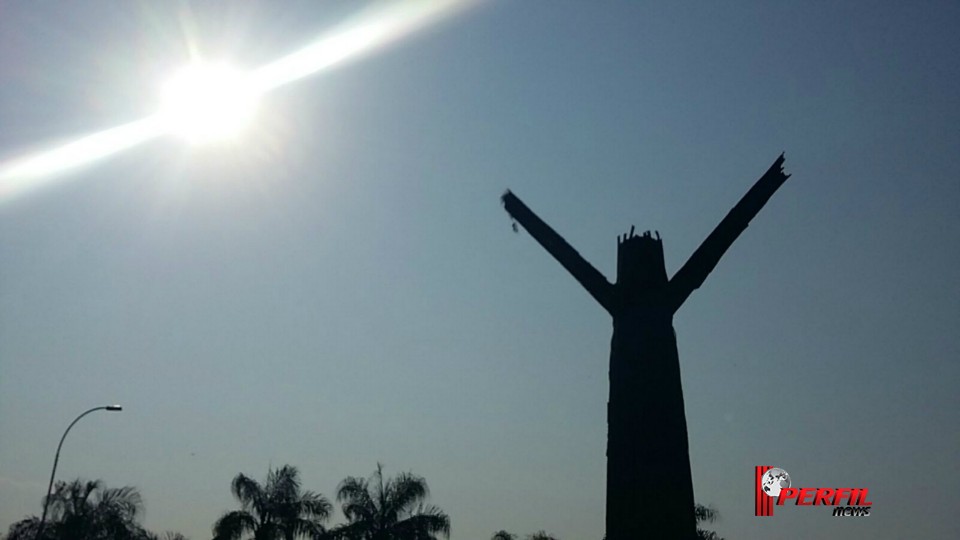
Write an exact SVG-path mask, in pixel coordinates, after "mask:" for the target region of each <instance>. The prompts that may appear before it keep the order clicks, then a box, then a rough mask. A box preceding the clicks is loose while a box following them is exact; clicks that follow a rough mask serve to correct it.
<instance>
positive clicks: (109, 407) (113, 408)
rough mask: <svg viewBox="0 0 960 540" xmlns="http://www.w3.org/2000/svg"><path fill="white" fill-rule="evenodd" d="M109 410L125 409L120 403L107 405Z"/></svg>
mask: <svg viewBox="0 0 960 540" xmlns="http://www.w3.org/2000/svg"><path fill="white" fill-rule="evenodd" d="M107 410H108V411H122V410H123V407H121V406H120V405H107Z"/></svg>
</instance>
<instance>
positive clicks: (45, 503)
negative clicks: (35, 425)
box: [37, 405, 123, 540]
mask: <svg viewBox="0 0 960 540" xmlns="http://www.w3.org/2000/svg"><path fill="white" fill-rule="evenodd" d="M122 410H123V407H121V406H120V405H101V406H100V407H94V408H92V409H90V410H89V411H84V412H83V413H82V414H81V415H80V416H78V417H76V418H74V420H73V422H70V425H69V426H67V430H66V431H64V432H63V437H60V444H58V445H57V454H56V455H55V456H54V457H53V470H52V471H50V484H48V485H47V496H46V497H44V499H43V515H42V516H40V525H39V526H38V527H37V539H38V540H39V538H40V536H41V535H42V534H43V525H44V522H46V520H47V506H48V505H49V504H50V491H51V490H52V489H53V477H54V476H56V474H57V462H59V461H60V448H62V447H63V440H64V439H66V438H67V433H70V428H72V427H73V425H74V424H76V423H77V422H79V421H80V419H81V418H83V417H84V416H86V415H88V414H90V413H92V412H94V411H114V412H118V411H122Z"/></svg>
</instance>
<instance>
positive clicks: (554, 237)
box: [500, 190, 613, 313]
mask: <svg viewBox="0 0 960 540" xmlns="http://www.w3.org/2000/svg"><path fill="white" fill-rule="evenodd" d="M500 200H501V201H502V202H503V206H504V208H506V210H507V213H508V214H510V217H512V218H513V219H515V220H516V221H517V223H519V224H520V225H522V226H523V228H524V229H526V230H527V232H528V233H530V236H532V237H533V238H534V239H535V240H536V241H537V242H539V243H540V245H541V246H543V248H544V249H546V250H547V251H548V252H550V254H551V255H553V258H554V259H556V260H557V262H559V263H560V264H561V265H563V267H564V268H566V269H567V271H568V272H570V273H571V274H573V277H574V278H575V279H576V280H577V281H578V282H580V284H581V285H583V288H584V289H586V290H587V292H588V293H590V296H593V298H594V299H596V301H597V302H600V305H601V306H603V308H604V309H606V310H607V312H610V313H612V309H613V304H612V302H613V285H611V284H610V282H609V281H607V278H605V277H603V274H601V273H600V271H599V270H597V269H596V268H594V267H593V266H592V265H591V264H590V263H589V262H587V261H586V259H584V258H583V257H582V256H581V255H580V254H579V253H577V250H575V249H573V246H571V245H570V244H568V243H567V241H566V240H564V239H563V237H562V236H560V235H559V234H557V232H556V231H554V230H553V229H552V228H550V226H549V225H547V224H546V223H544V221H543V220H542V219H540V218H539V217H537V215H536V214H534V213H533V210H530V208H528V207H527V205H526V204H524V203H523V201H521V200H520V199H519V198H518V197H517V196H516V195H514V194H513V193H512V192H511V191H509V190H508V191H507V192H506V193H504V194H503V197H501V198H500Z"/></svg>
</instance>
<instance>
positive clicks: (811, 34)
mask: <svg viewBox="0 0 960 540" xmlns="http://www.w3.org/2000/svg"><path fill="white" fill-rule="evenodd" d="M357 9H358V7H357V6H356V5H355V4H354V3H351V2H323V3H317V2H306V1H303V2H292V1H291V2H284V3H282V5H281V3H273V2H262V1H261V2H257V1H252V0H248V1H245V2H235V3H230V4H229V5H227V4H226V3H213V2H179V3H177V4H176V5H175V4H174V3H146V2H84V3H82V4H81V3H76V4H43V5H38V4H35V3H31V4H27V3H22V4H14V3H10V2H4V3H0V125H3V129H2V130H0V160H6V159H11V158H15V157H18V156H20V155H23V154H26V153H29V152H31V151H34V150H39V149H44V148H48V147H50V146H52V145H55V144H57V143H58V142H65V141H68V140H70V139H71V138H72V137H75V136H77V135H80V134H84V133H88V132H91V131H94V130H98V129H103V128H107V127H111V126H114V125H117V124H120V123H123V122H126V121H130V120H134V119H136V118H139V117H141V116H144V115H146V114H149V113H151V112H152V111H153V109H154V107H155V106H156V97H155V96H156V88H157V87H158V85H159V83H160V82H161V81H162V79H163V76H164V74H165V73H167V72H169V71H170V70H171V69H173V68H174V67H176V66H178V65H180V64H182V63H183V62H185V61H186V60H187V47H186V45H185V42H186V39H185V37H184V36H190V37H191V38H192V39H193V40H194V41H195V43H196V44H197V46H198V47H199V49H200V50H201V51H203V52H204V53H205V54H207V55H210V56H229V57H231V58H233V59H234V60H235V61H236V62H237V63H239V64H241V65H243V66H248V67H254V66H257V65H261V64H263V63H265V62H269V61H271V60H273V59H275V58H277V57H279V56H281V55H283V54H286V53H289V52H291V51H294V50H296V49H297V48H299V47H302V46H303V45H305V44H308V43H310V42H311V41H312V40H313V39H315V38H316V37H317V36H319V35H321V34H323V32H324V30H326V29H328V28H331V27H332V26H334V25H336V24H337V23H338V22H340V21H342V20H344V19H345V18H347V17H349V16H350V15H351V14H352V13H354V12H355V11H356V10H357ZM958 22H960V7H958V6H957V5H956V4H951V3H947V2H917V3H909V4H904V3H896V2H876V3H869V4H867V3H858V4H857V5H854V4H852V3H851V4H844V5H837V4H836V3H827V2H822V3H809V2H782V3H777V4H776V5H773V4H771V3H767V2H738V3H727V4H723V5H721V4H716V3H706V2H673V3H669V5H653V4H649V3H641V2H590V3H586V2H584V3H574V2H502V1H500V2H478V3H476V4H475V5H472V6H471V7H469V8H468V9H465V10H463V11H461V12H459V13H457V14H455V15H452V16H450V17H448V18H445V19H443V20H440V21H437V22H435V23H433V24H431V25H429V26H427V27H424V28H422V29H420V30H418V31H417V32H415V33H413V34H411V35H409V36H407V37H405V38H403V39H401V40H398V41H396V42H395V43H393V44H391V45H390V46H387V47H383V48H380V49H377V50H375V51H371V52H370V53H369V54H367V55H365V56H363V57H362V58H358V59H357V60H356V61H352V62H348V63H345V64H343V65H340V66H337V67H336V68H334V69H330V70H328V71H324V72H322V73H318V74H316V75H314V76H312V77H309V78H305V79H302V80H299V81H297V82H294V83H292V84H289V85H287V86H284V87H282V88H279V89H277V90H276V91H274V92H272V93H271V94H269V95H268V96H266V97H265V99H264V100H263V102H262V104H261V107H260V110H259V113H258V118H257V120H256V124H255V125H254V126H253V129H251V130H250V131H249V132H247V133H246V134H244V136H243V137H242V139H240V140H239V141H238V142H236V143H235V144H232V145H224V146H216V147H188V146H186V145H184V144H183V143H181V142H180V141H178V140H175V139H170V138H161V139H157V140H153V141H150V142H148V143H145V144H143V145H140V146H137V147H135V148H133V149H131V150H128V151H126V152H123V153H120V154H117V155H115V156H113V157H111V158H109V159H105V160H103V161H101V162H98V163H96V164H93V165H91V166H88V167H84V168H80V169H77V170H75V171H71V172H69V173H66V174H61V175H58V176H57V180H58V181H56V182H51V183H49V184H48V185H46V186H44V187H43V188H42V189H37V190H35V191H33V192H31V193H29V194H27V195H25V196H22V197H18V198H16V199H14V200H8V201H5V202H3V203H2V204H0V530H5V529H6V527H7V526H8V525H9V524H10V523H12V522H14V521H16V520H18V519H21V518H22V517H24V516H25V515H28V514H38V513H39V511H40V499H41V497H42V495H43V493H44V490H45V488H46V481H47V478H48V475H49V467H50V465H51V461H52V458H53V452H54V450H55V448H56V443H57V441H58V439H59V437H60V435H61V433H62V430H63V429H64V428H65V427H66V425H67V424H68V423H69V421H70V420H71V419H72V418H73V417H74V416H75V415H76V414H79V412H81V411H83V410H85V409H86V408H89V407H91V406H95V405H98V404H106V403H113V402H118V403H122V404H123V405H124V406H125V407H126V410H125V411H124V412H123V413H120V414H111V415H107V414H105V413H99V414H97V415H92V416H90V417H88V418H85V419H84V420H83V421H82V422H81V423H80V424H78V425H77V427H76V428H75V429H74V431H72V432H71V434H70V437H69V438H68V440H67V442H66V444H65V446H64V453H63V456H62V458H61V461H60V468H59V471H58V478H63V479H69V478H74V477H77V476H82V477H85V478H102V479H104V480H105V481H106V482H107V483H108V485H112V486H120V485H135V486H137V487H138V488H139V489H140V490H141V492H142V494H143V496H144V499H145V502H146V508H147V514H146V518H145V524H146V526H147V527H148V528H151V529H154V530H165V529H171V530H178V531H180V532H183V533H185V534H187V535H188V536H191V537H192V538H194V540H198V539H202V538H207V537H208V536H209V529H210V526H211V524H212V523H213V522H214V520H215V519H216V518H217V517H219V515H220V514H221V513H222V512H223V511H226V510H230V509H233V508H235V503H234V501H232V500H231V496H230V493H229V482H230V479H231V478H232V477H233V476H234V475H235V474H237V473H238V472H244V473H245V474H248V475H251V476H254V477H257V478H262V477H263V476H264V475H265V474H266V471H267V468H268V467H270V466H271V465H272V466H280V465H283V464H285V463H290V464H293V465H296V466H298V467H299V468H300V469H301V471H302V476H303V480H304V484H305V486H306V487H307V488H310V489H314V490H317V491H320V492H322V493H324V494H326V495H327V496H330V497H332V495H333V493H334V490H335V488H336V485H337V483H338V482H339V481H340V480H341V479H343V478H344V477H345V476H348V475H367V474H369V473H371V472H372V471H373V470H374V468H375V464H376V462H377V461H378V460H379V461H382V462H383V463H384V464H385V465H386V470H387V472H388V473H395V472H399V471H402V470H412V471H413V472H414V473H417V474H420V475H423V476H425V477H426V478H427V480H428V482H429V484H430V487H431V490H432V495H433V498H432V502H434V503H435V504H437V505H439V506H440V507H441V508H443V509H444V510H446V511H447V512H448V513H449V515H450V517H451V520H452V525H453V533H452V538H454V539H455V540H460V539H464V540H465V539H467V538H488V537H489V536H490V535H491V534H492V533H493V532H494V531H496V530H498V529H507V530H510V531H512V532H515V533H520V534H525V533H529V532H533V531H536V530H538V529H545V530H547V531H549V532H551V533H554V534H556V535H557V536H559V537H560V538H562V539H564V540H573V539H586V538H600V537H601V536H602V534H603V515H604V475H605V456H604V450H605V442H606V440H605V434H606V419H605V409H606V400H607V379H606V376H607V362H608V352H609V339H610V334H611V325H610V321H609V319H608V317H607V315H606V314H605V312H604V311H603V310H602V309H601V308H599V307H598V306H597V305H595V304H594V303H593V301H592V299H591V298H590V297H589V296H588V295H587V294H586V293H585V292H584V291H582V290H580V289H579V286H578V285H577V284H576V282H575V281H574V280H573V279H572V278H570V277H569V276H568V275H566V274H565V272H564V270H563V269H562V268H561V267H560V266H559V265H558V264H557V263H556V262H554V261H553V260H552V259H551V258H550V257H549V256H548V255H547V254H546V253H545V252H544V251H543V250H542V249H541V248H540V247H539V246H538V245H537V244H536V243H535V242H534V241H533V240H532V239H531V238H530V237H529V236H528V235H526V234H525V233H523V232H521V233H520V234H514V233H513V232H512V231H511V228H510V220H509V218H508V217H507V215H506V213H505V212H504V211H503V209H502V208H501V207H500V205H499V201H498V197H499V195H500V194H501V193H502V192H503V190H504V189H506V188H508V187H509V188H511V189H513V190H514V192H515V193H517V194H518V195H519V196H520V197H521V198H523V200H524V201H525V202H526V203H527V204H529V205H530V207H531V208H532V209H533V210H534V211H536V212H538V213H539V215H540V216H541V217H542V218H544V219H545V220H546V221H547V222H548V223H550V224H551V225H552V226H553V227H554V228H555V229H557V231H558V232H560V233H561V234H562V235H564V236H565V237H566V239H567V240H568V241H570V243H571V244H573V245H574V246H575V247H576V248H577V249H578V250H579V251H580V252H581V253H582V254H583V255H584V256H585V257H586V258H587V259H588V260H590V261H591V262H592V263H593V264H594V265H595V266H596V267H597V268H598V269H600V270H601V271H602V272H603V273H604V274H605V275H607V277H608V278H610V279H613V278H614V269H615V257H616V250H615V246H616V236H617V234H621V233H623V232H625V231H626V230H628V229H629V227H630V226H631V225H636V226H637V228H638V229H639V230H645V229H656V230H659V231H660V234H661V235H662V237H663V238H664V246H665V252H666V259H667V267H668V272H670V273H672V272H674V271H676V269H677V268H679V266H680V265H681V264H682V263H683V262H684V261H685V260H686V258H687V257H688V256H689V254H690V253H691V252H692V251H693V250H694V249H695V248H696V247H697V245H699V243H700V241H701V240H702V239H703V238H704V237H705V236H706V235H707V234H708V233H709V232H710V230H712V228H713V227H714V226H715V225H716V223H717V222H718V221H719V220H720V219H721V218H722V217H723V216H724V215H725V213H726V212H727V210H729V208H730V207H731V206H732V205H733V204H734V203H735V202H736V201H737V200H738V198H739V197H740V196H741V195H742V194H743V193H745V192H746V190H747V189H748V188H749V187H750V185H752V183H753V182H754V181H755V180H756V179H757V178H758V177H759V176H760V174H762V173H763V171H764V170H766V168H767V167H768V166H769V165H770V163H772V161H773V160H774V158H776V156H777V155H779V153H780V152H781V151H786V158H787V160H786V170H787V172H789V173H791V174H792V175H793V176H792V177H791V178H790V180H788V181H787V183H786V184H785V185H784V186H783V188H781V190H780V191H779V192H778V193H777V194H776V195H775V196H774V197H773V199H772V200H771V201H770V203H769V204H768V205H767V207H766V208H765V209H764V210H763V211H762V212H761V213H760V215H759V216H758V217H757V218H756V219H755V220H754V221H753V222H752V224H751V227H749V228H748V229H747V230H746V231H745V232H744V234H743V235H742V236H741V237H740V239H739V240H738V241H737V242H736V243H735V244H734V246H733V247H732V248H731V249H730V251H729V252H728V253H727V255H726V256H725V258H724V259H723V260H722V261H721V262H720V264H719V265H718V267H717V268H716V270H715V271H714V272H713V274H712V275H711V276H710V278H709V279H708V280H707V282H706V284H705V285H704V287H702V288H701V289H699V290H698V291H696V292H695V293H694V294H693V295H692V296H691V297H690V299H689V300H688V301H687V303H686V305H685V306H684V308H683V309H682V310H681V311H680V312H679V313H678V315H677V316H676V318H675V320H674V325H675V328H676V332H677V336H678V343H679V350H680V359H681V369H682V374H683V385H684V392H685V396H686V411H687V423H688V429H689V438H690V445H691V464H692V469H693V478H694V490H695V494H696V499H697V500H698V501H700V502H702V503H706V504H712V505H714V506H715V507H717V508H718V509H719V510H720V512H721V514H722V516H723V517H722V520H721V521H720V522H718V523H716V524H715V527H714V528H715V529H716V530H717V531H718V532H720V533H721V534H723V535H724V536H725V537H727V538H730V539H735V538H784V539H786V538H796V537H798V536H799V537H836V536H839V535H846V536H848V537H851V538H905V537H912V538H955V537H957V536H960V528H958V524H957V521H956V519H954V518H953V516H951V515H950V514H949V511H950V508H951V505H950V503H949V501H950V500H953V498H954V494H953V486H954V485H955V484H956V483H957V482H958V481H960V477H958V473H957V470H958V469H957V466H956V463H955V462H956V454H957V448H960V436H958V430H957V429H956V428H957V425H958V423H960V413H958V411H960V399H958V393H957V391H956V385H957V383H958V381H960V365H958V363H957V361H956V359H957V357H958V354H960V334H958V333H957V332H956V329H957V327H958V323H960V291H958V288H957V286H956V284H957V283H958V278H960V271H958V270H957V268H958V264H960V257H958V249H957V240H956V239H957V238H958V235H960V212H958V208H960V183H958V181H957V176H956V174H957V170H958V169H960V152H958V147H960V132H958V130H957V128H956V126H957V125H958V123H960V102H958V100H957V99H956V96H955V94H956V88H957V83H958V76H960V63H958V62H957V60H956V59H957V58H958V57H960V39H958V38H957V36H956V32H955V28H956V26H957V23H958ZM761 464H767V465H774V466H779V467H782V468H784V469H786V470H787V471H788V472H789V473H790V474H791V476H792V477H793V481H794V483H795V485H800V486H810V487H813V486H817V487H819V486H823V487H834V486H853V487H868V488H869V489H870V493H871V500H872V501H873V502H874V510H873V512H872V515H871V516H870V517H869V518H861V519H854V518H846V519H841V518H833V517H830V516H829V511H828V510H826V509H822V508H798V507H793V508H783V509H781V508H777V510H776V515H775V516H774V517H772V518H765V519H760V518H756V517H754V516H753V491H752V480H753V466H755V465H761ZM931 479H933V480H931ZM341 518H342V516H341V515H339V514H338V515H337V517H336V518H335V522H336V521H339V520H340V519H341Z"/></svg>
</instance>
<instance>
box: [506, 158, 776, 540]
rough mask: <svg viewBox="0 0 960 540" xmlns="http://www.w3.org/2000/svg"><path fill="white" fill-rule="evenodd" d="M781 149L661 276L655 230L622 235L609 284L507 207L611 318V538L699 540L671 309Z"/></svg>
mask: <svg viewBox="0 0 960 540" xmlns="http://www.w3.org/2000/svg"><path fill="white" fill-rule="evenodd" d="M783 161H784V158H783V155H781V156H780V157H779V158H777V160H776V161H775V162H774V163H773V165H772V166H771V167H770V169H769V170H767V172H766V173H765V174H764V175H763V176H762V177H761V178H760V179H759V180H758V181H757V182H756V184H754V186H753V187H752V188H751V189H750V190H749V191H748V192H747V194H746V195H744V197H743V198H742V199H741V200H740V202H738V203H737V204H736V205H735V206H734V207H733V209H732V210H730V212H729V213H728V214H727V216H726V217H725V218H724V219H723V220H722V221H721V222H720V224H719V225H718V226H717V227H716V229H714V231H713V232H712V233H710V235H709V236H707V238H706V240H704V241H703V243H702V244H701V245H700V247H699V248H697V250H696V251H695V252H694V253H693V255H692V256H691V257H690V259H689V260H688V261H687V262H686V264H684V265H683V267H682V268H681V269H680V270H679V271H678V272H677V273H676V274H675V275H674V277H673V279H669V280H668V279H667V272H666V266H665V264H664V258H663V244H662V241H661V239H660V235H659V234H657V236H656V237H653V236H652V235H651V234H650V233H649V232H646V233H644V234H642V235H640V236H636V235H634V233H633V229H632V228H631V230H630V232H629V233H627V234H626V235H624V236H623V237H622V238H618V246H617V247H618V249H617V282H616V284H610V282H609V281H607V279H606V278H604V277H603V275H602V274H601V273H600V272H599V271H597V270H596V269H595V268H594V267H593V266H592V265H591V264H590V263H589V262H587V261H586V260H584V259H583V257H581V256H580V254H579V253H577V252H576V250H574V249H573V247H571V246H570V244H568V243H567V242H566V241H565V240H564V239H563V238H562V237H561V236H560V235H559V234H557V233H556V232H555V231H554V230H553V229H551V228H550V226H549V225H547V224H546V223H544V222H543V220H541V219H540V218H539V217H537V215H536V214H534V213H533V211H531V210H530V209H529V208H528V207H527V206H526V205H525V204H524V203H523V201H521V200H520V199H519V198H517V196H515V195H514V194H513V193H511V192H509V191H507V193H505V194H504V195H503V198H502V201H503V204H504V207H505V208H506V210H507V212H508V213H509V214H510V216H511V217H513V219H514V220H516V221H517V222H518V223H520V225H522V226H523V228H524V229H526V230H527V231H528V232H529V233H530V235H531V236H533V237H534V239H536V240H537V242H539V243H540V245H542V246H543V247H544V249H546V250H547V251H548V252H549V253H550V254H551V255H553V257H554V258H555V259H556V260H557V261H558V262H559V263H560V264H561V265H562V266H563V267H564V268H566V269H567V271H569V272H570V273H571V274H572V275H573V277H574V278H575V279H576V280H577V281H578V282H579V283H580V284H581V285H583V287H584V288H585V289H586V290H587V292H588V293H590V295H591V296H592V297H593V298H594V299H596V300H597V302H599V303H600V305H601V306H603V308H604V309H606V310H607V312H608V313H610V315H611V316H612V317H613V339H612V342H611V347H610V374H609V375H610V401H609V403H608V408H607V427H608V433H607V520H606V527H607V538H608V539H609V540H635V539H636V538H678V539H694V538H697V527H696V519H695V516H694V508H695V506H694V501H693V481H692V478H691V474H690V457H689V449H688V443H687V423H686V415H685V413H684V406H683V389H682V388H681V380H680V361H679V357H678V354H677V341H676V334H675V333H674V330H673V314H674V313H675V312H676V311H677V309H679V307H680V306H681V305H682V304H683V302H684V301H685V300H686V299H687V297H689V296H690V294H691V293H692V292H693V290H694V289H697V288H698V287H700V285H702V284H703V282H704V280H705V279H706V277H707V275H709V274H710V272H711V271H712V270H713V268H714V267H715V266H716V265H717V262H718V261H719V260H720V258H721V257H722V256H723V254H724V253H725V252H726V251H727V249H729V247H730V246H731V245H732V244H733V242H734V241H735V240H736V239H737V237H738V236H739V235H740V233H742V232H743V231H744V229H746V227H747V225H748V224H749V222H750V220H751V219H753V217H754V216H756V215H757V213H758V212H759V211H760V209H761V208H763V206H764V204H766V202H767V201H768V200H769V199H770V197H771V196H772V195H773V193H774V192H775V191H776V190H777V189H778V188H779V187H780V186H781V185H782V184H783V183H784V181H786V179H787V178H788V176H789V175H786V174H784V172H783V168H782V166H783Z"/></svg>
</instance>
